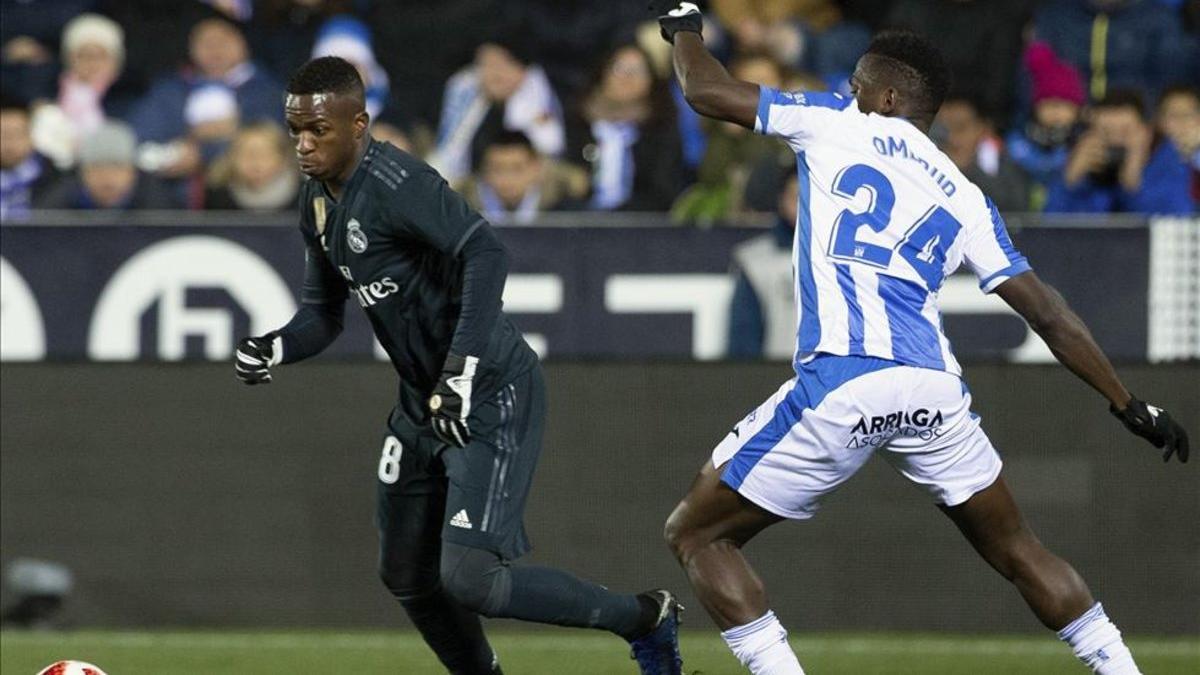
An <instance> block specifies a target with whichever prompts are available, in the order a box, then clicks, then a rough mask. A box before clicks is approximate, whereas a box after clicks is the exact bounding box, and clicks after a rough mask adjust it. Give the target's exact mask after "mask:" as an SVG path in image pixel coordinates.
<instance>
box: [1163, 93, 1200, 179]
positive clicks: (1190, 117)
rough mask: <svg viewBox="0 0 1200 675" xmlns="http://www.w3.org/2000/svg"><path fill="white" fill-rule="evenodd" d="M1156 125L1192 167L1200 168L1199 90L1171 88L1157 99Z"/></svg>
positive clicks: (1194, 168)
mask: <svg viewBox="0 0 1200 675" xmlns="http://www.w3.org/2000/svg"><path fill="white" fill-rule="evenodd" d="M1156 126H1157V128H1158V133H1160V134H1162V135H1163V136H1164V137H1165V138H1166V139H1167V140H1169V141H1170V142H1171V145H1173V146H1174V148H1175V151H1176V152H1177V153H1179V155H1180V157H1182V158H1183V160H1184V161H1186V162H1188V163H1189V164H1191V166H1192V169H1193V170H1197V169H1200V89H1197V88H1196V87H1190V86H1187V85H1175V86H1172V87H1168V88H1167V90H1166V91H1164V92H1163V95H1162V97H1161V98H1160V99H1159V101H1158V111H1157V116H1156Z"/></svg>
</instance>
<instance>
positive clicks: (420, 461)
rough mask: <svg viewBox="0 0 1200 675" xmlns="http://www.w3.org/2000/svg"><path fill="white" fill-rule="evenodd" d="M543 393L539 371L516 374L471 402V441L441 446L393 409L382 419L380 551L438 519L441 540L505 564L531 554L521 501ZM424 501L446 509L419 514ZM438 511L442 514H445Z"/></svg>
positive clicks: (540, 424)
mask: <svg viewBox="0 0 1200 675" xmlns="http://www.w3.org/2000/svg"><path fill="white" fill-rule="evenodd" d="M545 410H546V387H545V383H544V382H543V380H542V373H541V368H539V367H534V368H531V369H530V370H528V371H526V372H525V373H523V374H521V375H518V376H517V377H516V378H515V379H513V381H511V382H510V383H509V384H507V385H505V386H503V387H501V388H500V389H499V391H497V392H496V393H494V394H493V395H491V396H489V397H488V398H487V399H486V400H484V401H478V400H477V401H475V410H474V411H472V413H471V417H470V420H469V425H470V428H471V442H470V444H468V445H467V447H465V448H455V447H453V446H447V445H446V444H444V443H442V442H441V441H440V440H438V438H437V436H435V435H434V433H433V430H432V429H431V428H430V426H429V425H428V424H420V425H418V424H414V423H413V422H412V421H411V420H409V419H408V418H407V417H406V416H405V415H403V414H401V413H400V412H399V411H398V410H394V411H393V412H392V415H391V417H390V419H389V420H388V434H387V436H386V437H385V439H384V445H383V451H382V453H381V456H380V461H379V471H378V479H379V480H378V486H379V489H378V505H377V522H378V525H379V532H380V538H381V545H383V546H384V548H385V549H388V548H390V547H393V546H396V545H398V544H400V545H402V544H401V542H398V541H394V539H396V538H403V537H408V536H412V534H410V533H413V532H432V531H434V530H433V528H431V527H430V525H431V523H421V524H417V523H411V522H407V521H408V520H409V519H411V518H421V519H431V518H434V517H439V516H440V517H441V519H442V522H441V536H442V539H443V540H446V541H452V542H454V543H457V544H462V545H464V546H472V547H475V548H482V549H486V550H489V551H494V552H495V553H497V554H499V555H500V556H501V557H502V558H504V559H506V560H512V559H515V558H519V557H521V556H522V555H525V554H526V553H528V552H529V549H530V545H529V539H528V537H527V536H526V534H525V522H524V514H525V501H526V497H528V494H529V488H530V485H531V484H532V481H533V473H534V470H535V469H536V468H537V461H538V455H539V454H540V453H541V450H542V432H543V429H544V421H545ZM420 495H425V496H427V498H428V499H429V500H433V501H435V502H437V504H438V506H440V503H441V502H442V501H443V500H444V503H445V508H444V510H443V509H441V508H417V507H415V506H414V498H416V497H419V496H420ZM443 511H444V512H443Z"/></svg>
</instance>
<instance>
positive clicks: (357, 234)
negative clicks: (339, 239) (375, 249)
mask: <svg viewBox="0 0 1200 675" xmlns="http://www.w3.org/2000/svg"><path fill="white" fill-rule="evenodd" d="M346 245H347V246H349V247H350V250H351V251H354V252H355V253H362V252H363V251H366V250H367V235H366V234H364V233H363V231H362V225H361V224H359V222H358V221H357V220H355V219H354V218H351V219H350V222H348V223H346Z"/></svg>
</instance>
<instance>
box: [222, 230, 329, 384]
mask: <svg viewBox="0 0 1200 675" xmlns="http://www.w3.org/2000/svg"><path fill="white" fill-rule="evenodd" d="M346 297H347V294H346V285H345V283H344V282H343V281H342V280H341V279H340V277H338V276H337V272H335V271H334V270H333V268H332V267H331V266H330V264H329V261H328V260H326V259H325V257H324V255H323V254H322V253H321V251H320V250H319V249H318V248H317V247H316V246H315V245H313V244H311V243H310V245H309V250H308V252H307V255H306V256H305V259H304V286H303V287H302V288H301V291H300V301H301V302H300V309H299V310H297V311H296V314H295V316H293V317H292V320H291V321H288V322H287V324H286V325H284V326H283V327H282V328H280V329H279V330H274V331H271V332H270V333H267V334H266V335H260V336H257V337H247V338H242V340H241V341H239V342H238V345H237V353H236V354H235V355H234V372H235V373H236V374H237V377H238V379H239V380H241V381H242V382H243V383H245V384H249V385H255V384H270V383H271V370H270V369H271V366H274V365H277V364H280V363H295V362H296V361H303V360H304V359H307V358H309V357H310V356H315V355H317V354H319V353H321V352H322V351H324V349H325V348H326V347H328V346H329V345H331V344H333V341H334V340H336V339H337V337H338V335H341V333H342V317H343V315H344V314H345V306H346Z"/></svg>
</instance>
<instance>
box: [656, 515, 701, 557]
mask: <svg viewBox="0 0 1200 675" xmlns="http://www.w3.org/2000/svg"><path fill="white" fill-rule="evenodd" d="M663 540H665V541H666V542H667V548H670V549H671V553H674V554H675V557H676V558H678V559H679V560H680V561H681V562H682V561H684V560H685V559H686V558H687V557H689V555H690V553H691V551H692V550H693V549H694V548H695V547H696V541H697V538H696V536H695V531H694V530H693V529H692V528H691V527H690V526H688V524H687V522H686V520H685V519H684V517H683V515H682V513H680V509H676V510H675V512H674V513H672V514H671V515H670V516H668V517H667V522H666V523H665V524H664V525H663Z"/></svg>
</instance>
